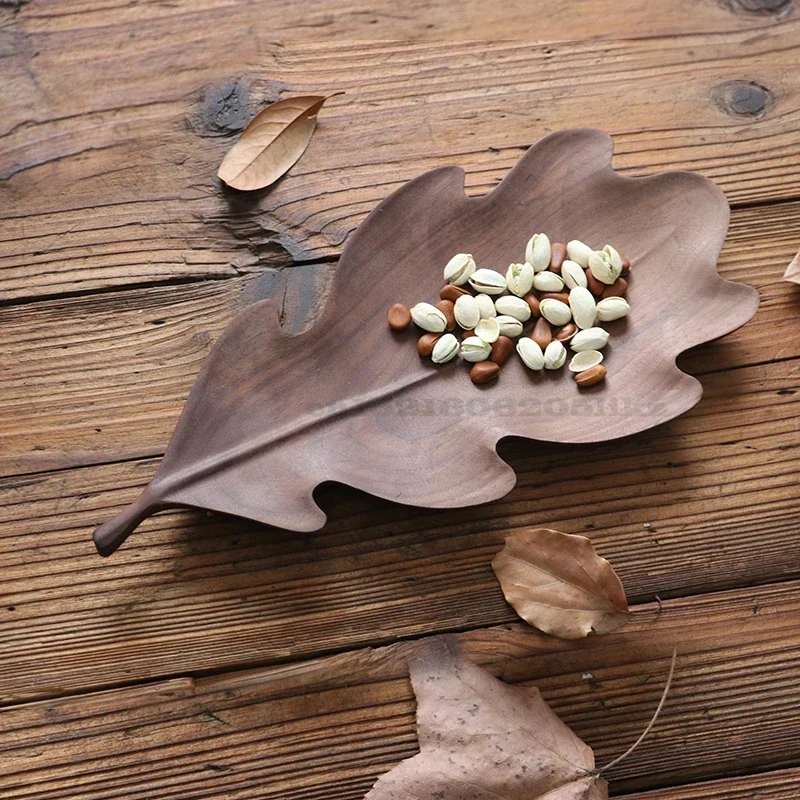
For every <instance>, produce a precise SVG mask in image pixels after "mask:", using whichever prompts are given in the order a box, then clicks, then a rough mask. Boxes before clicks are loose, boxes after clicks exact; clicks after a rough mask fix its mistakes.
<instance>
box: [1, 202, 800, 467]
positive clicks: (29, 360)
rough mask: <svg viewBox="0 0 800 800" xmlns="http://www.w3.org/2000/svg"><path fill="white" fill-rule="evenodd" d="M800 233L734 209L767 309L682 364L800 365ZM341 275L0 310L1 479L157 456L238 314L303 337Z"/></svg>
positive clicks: (733, 266) (726, 271) (737, 275)
mask: <svg viewBox="0 0 800 800" xmlns="http://www.w3.org/2000/svg"><path fill="white" fill-rule="evenodd" d="M799 225H800V203H798V202H792V203H785V204H777V205H773V206H768V207H764V208H742V209H735V210H734V212H733V217H732V223H731V228H730V232H729V236H728V239H727V241H726V243H725V245H724V247H723V250H722V256H721V259H720V262H719V271H720V274H721V275H722V277H723V278H725V279H727V280H735V281H741V282H745V283H749V284H750V285H751V286H753V287H755V288H756V289H757V290H758V291H759V294H760V295H761V306H760V308H759V311H758V313H757V314H756V316H755V318H754V319H753V320H752V321H751V322H750V323H749V324H748V325H747V326H745V328H743V329H742V330H740V331H736V332H734V333H733V334H730V335H729V336H726V337H724V338H723V339H721V340H720V341H719V342H712V343H710V344H708V345H704V346H702V347H700V348H696V349H695V350H693V351H691V352H689V353H687V354H685V355H683V356H682V357H681V359H680V361H679V363H680V366H681V368H682V369H684V370H686V371H688V372H690V373H692V374H695V375H703V374H704V373H707V372H710V371H716V370H719V369H727V368H732V367H739V366H746V365H752V364H758V363H764V362H767V361H771V360H775V359H786V358H792V357H796V356H800V341H798V338H797V336H796V335H795V323H794V319H795V318H796V316H797V315H798V314H800V297H798V293H797V292H796V291H794V290H793V288H792V287H791V286H790V285H789V284H787V283H785V282H782V281H780V280H779V278H780V276H781V274H782V271H783V269H784V268H785V266H786V264H787V263H788V262H789V261H790V260H791V258H792V256H793V255H794V252H795V251H796V249H797V240H796V236H795V235H794V230H795V228H796V227H797V226H799ZM333 268H334V265H328V264H319V265H298V266H295V267H293V268H292V269H291V270H282V271H277V272H276V271H272V270H267V271H266V272H265V273H264V274H263V275H261V276H256V275H251V276H247V277H242V278H236V279H232V280H227V281H215V282H206V283H198V284H193V285H187V286H169V287H151V288H147V289H136V290H126V291H121V292H110V293H105V294H99V295H94V296H89V297H85V298H66V299H61V300H52V301H45V302H40V303H36V304H31V305H27V306H25V305H24V306H20V307H13V308H6V309H0V354H2V355H0V362H1V363H2V369H3V380H2V381H1V382H0V417H2V418H3V426H2V439H1V441H2V447H0V474H3V475H11V474H21V473H29V472H36V471H40V470H46V469H60V468H64V467H69V466H76V465H81V464H92V463H102V462H105V461H115V460H120V459H127V458H136V457H142V456H151V455H160V454H161V453H163V452H164V449H165V447H166V444H167V442H168V441H169V437H170V435H171V433H172V430H173V429H174V426H175V423H176V421H177V419H178V415H179V414H180V412H181V409H182V408H183V404H184V402H185V400H186V396H187V394H188V392H189V390H190V388H191V386H192V384H193V382H194V379H195V376H196V375H197V372H198V370H199V369H200V366H201V365H202V363H203V360H204V358H205V356H206V355H207V353H208V351H209V349H210V347H211V345H212V344H213V342H214V341H216V339H217V337H218V336H219V334H220V333H221V332H222V330H223V329H224V328H225V327H226V325H227V324H228V323H229V322H230V321H231V319H232V318H233V317H234V315H235V314H236V313H238V312H239V311H240V310H241V309H242V308H243V307H244V306H245V305H246V304H247V303H250V302H253V301H254V300H257V299H262V298H265V297H271V298H273V299H274V300H275V301H276V302H277V303H279V305H280V307H281V309H282V310H281V315H282V317H283V318H284V319H285V321H286V324H288V325H290V329H292V330H294V331H299V330H301V329H303V328H304V327H305V326H307V325H309V324H311V322H312V321H313V319H314V318H315V315H316V314H318V312H319V311H320V307H321V298H323V296H324V291H325V287H326V285H327V284H326V281H327V280H328V279H329V278H330V275H331V274H332V270H333ZM292 326H293V327H292ZM111 356H113V358H110V357H111ZM110 362H113V363H110ZM98 429H99V430H98Z"/></svg>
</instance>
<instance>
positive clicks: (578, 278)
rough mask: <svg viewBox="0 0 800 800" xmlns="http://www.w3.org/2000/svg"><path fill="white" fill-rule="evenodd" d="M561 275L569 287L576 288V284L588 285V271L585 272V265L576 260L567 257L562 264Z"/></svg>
mask: <svg viewBox="0 0 800 800" xmlns="http://www.w3.org/2000/svg"><path fill="white" fill-rule="evenodd" d="M561 277H562V278H563V279H564V284H565V285H566V286H567V288H568V289H574V288H575V287H576V286H583V287H584V288H585V287H586V273H584V271H583V267H581V265H580V264H578V263H577V262H575V261H570V260H569V259H567V260H566V261H565V262H564V263H563V264H562V265H561Z"/></svg>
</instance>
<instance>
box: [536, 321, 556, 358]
mask: <svg viewBox="0 0 800 800" xmlns="http://www.w3.org/2000/svg"><path fill="white" fill-rule="evenodd" d="M531 339H533V341H534V342H536V344H538V345H539V347H541V348H542V350H544V348H545V347H547V345H549V344H550V342H552V341H553V331H552V330H551V329H550V323H549V322H548V321H547V320H546V319H545V318H544V317H541V318H540V319H537V320H536V324H535V325H534V326H533V331H532V332H531Z"/></svg>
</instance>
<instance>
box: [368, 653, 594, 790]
mask: <svg viewBox="0 0 800 800" xmlns="http://www.w3.org/2000/svg"><path fill="white" fill-rule="evenodd" d="M410 672H411V683H412V685H413V687H414V693H415V694H416V696H417V736H418V738H419V747H420V752H419V754H418V755H416V756H414V757H413V758H409V759H407V760H406V761H403V762H401V763H400V764H398V765H397V766H396V767H395V768H394V769H392V770H390V771H389V772H387V773H386V774H385V775H383V776H382V777H381V778H379V779H378V781H377V783H376V784H375V786H373V788H372V789H371V790H370V792H369V793H368V794H367V796H366V798H365V800H418V799H419V800H422V798H424V799H425V800H429V798H443V800H607V798H608V787H607V784H606V782H605V780H603V779H602V778H600V777H598V776H597V775H596V774H594V772H593V770H594V754H593V753H592V750H591V748H590V747H589V746H588V745H587V744H585V743H584V742H583V741H581V740H580V739H579V738H578V737H577V736H576V735H575V734H574V733H573V732H572V731H571V730H570V729H569V728H568V727H567V726H566V725H565V724H564V723H563V722H562V721H561V720H560V719H559V718H558V717H557V716H556V715H555V714H554V713H553V711H552V710H551V709H550V708H549V706H548V705H547V704H546V703H545V702H544V700H543V699H542V696H541V694H540V693H539V690H538V689H536V688H533V687H531V688H527V687H519V686H509V685H508V684H505V683H503V682H502V681H499V680H497V679H496V678H494V677H492V676H491V675H490V674H489V673H488V672H486V670H484V669H481V668H480V667H478V666H476V665H475V664H472V663H470V662H469V661H466V660H464V659H462V658H460V657H458V656H457V655H454V654H453V653H452V652H450V651H449V650H448V649H447V648H446V646H444V645H442V646H440V647H436V648H434V649H433V650H432V652H429V653H428V654H427V655H426V656H425V657H423V658H422V659H420V660H419V661H416V662H413V663H412V664H411V665H410Z"/></svg>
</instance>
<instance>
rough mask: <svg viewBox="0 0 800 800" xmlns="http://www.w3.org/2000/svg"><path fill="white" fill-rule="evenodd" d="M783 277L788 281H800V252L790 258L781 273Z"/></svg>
mask: <svg viewBox="0 0 800 800" xmlns="http://www.w3.org/2000/svg"><path fill="white" fill-rule="evenodd" d="M783 279H784V280H785V281H789V282H790V283H800V252H798V253H797V255H796V256H795V257H794V259H793V260H792V263H791V264H789V266H788V267H787V268H786V272H784V273H783Z"/></svg>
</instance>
